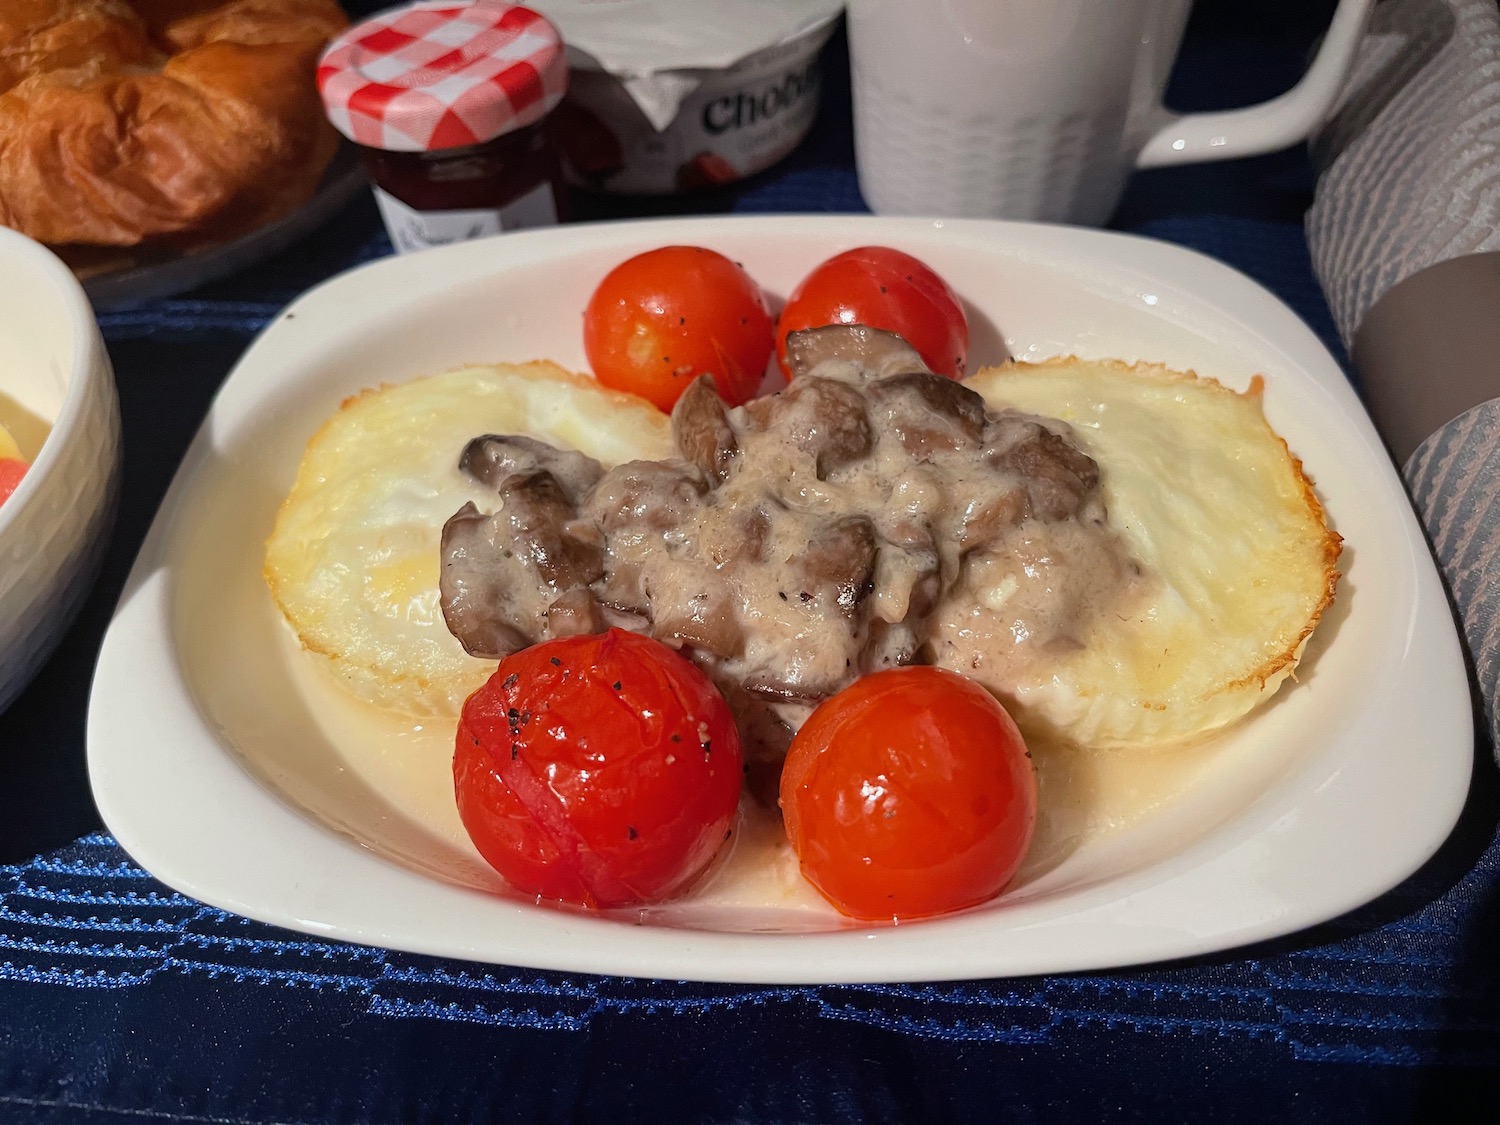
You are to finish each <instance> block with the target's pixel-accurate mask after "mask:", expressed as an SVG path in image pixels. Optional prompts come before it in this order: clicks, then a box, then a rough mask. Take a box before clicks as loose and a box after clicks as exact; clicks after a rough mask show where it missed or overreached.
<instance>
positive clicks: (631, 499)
mask: <svg viewBox="0 0 1500 1125" xmlns="http://www.w3.org/2000/svg"><path fill="white" fill-rule="evenodd" d="M707 491H708V482H707V481H706V480H705V479H704V476H703V473H702V471H701V470H699V469H698V468H697V466H695V465H692V464H690V463H689V462H687V461H675V460H674V461H627V462H626V463H625V464H623V465H617V466H616V467H615V468H613V469H611V470H610V471H609V472H607V473H605V474H604V475H603V476H602V477H601V478H599V482H598V484H596V485H595V486H594V488H593V490H592V491H591V492H590V493H589V494H588V496H587V497H586V498H585V499H584V502H583V505H582V508H583V514H584V515H585V516H586V517H588V518H589V519H592V520H596V521H597V522H598V524H599V526H600V527H601V528H603V529H604V532H605V534H606V535H615V534H618V533H628V532H637V533H639V532H644V531H651V532H657V533H660V532H663V531H666V530H668V529H671V528H675V527H681V526H682V525H683V524H684V523H686V522H687V521H688V520H690V519H691V518H692V517H693V516H694V514H695V513H696V512H697V510H698V508H699V505H700V503H701V501H702V498H703V494H704V493H706V492H707Z"/></svg>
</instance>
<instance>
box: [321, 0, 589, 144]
mask: <svg viewBox="0 0 1500 1125" xmlns="http://www.w3.org/2000/svg"><path fill="white" fill-rule="evenodd" d="M567 87H568V67H567V62H566V59H565V57H564V53H563V44H562V39H561V37H560V36H559V35H558V33H557V28H555V27H553V26H552V24H551V23H549V22H548V21H547V19H546V18H545V17H544V16H541V15H539V14H538V13H536V12H533V11H532V10H531V9H530V8H522V7H518V6H517V5H515V4H506V3H502V2H501V0H424V2H422V3H418V4H411V5H407V6H405V7H401V8H392V9H390V10H389V11H386V12H382V13H380V14H379V15H376V16H373V17H371V18H370V19H368V20H365V21H364V22H363V23H359V24H355V25H354V26H353V27H351V28H349V29H348V30H346V31H345V32H344V33H343V34H342V35H340V36H339V37H338V38H337V39H335V40H334V41H333V42H332V43H330V44H329V45H328V49H327V50H326V51H324V52H323V57H322V59H321V60H320V61H319V63H318V90H319V92H320V93H321V94H322V95H323V108H324V109H325V110H326V111H327V113H328V120H329V121H331V122H332V123H333V127H334V128H335V129H337V130H338V131H339V132H340V133H342V134H344V136H346V137H348V138H349V139H350V140H351V141H355V142H357V143H359V144H362V145H366V146H367V147H369V148H379V149H387V150H391V151H396V152H426V151H430V150H432V149H443V148H459V147H462V146H464V145H473V144H480V143H482V142H484V141H487V140H490V139H491V138H494V137H498V136H500V135H501V134H502V133H509V132H511V131H512V130H514V129H520V128H522V127H524V126H526V125H530V124H532V123H534V122H537V121H540V120H541V119H542V118H543V117H545V116H546V115H547V114H548V113H549V112H551V110H552V109H553V107H554V106H556V105H557V103H558V102H560V101H562V96H563V94H564V93H565V92H566V90H567Z"/></svg>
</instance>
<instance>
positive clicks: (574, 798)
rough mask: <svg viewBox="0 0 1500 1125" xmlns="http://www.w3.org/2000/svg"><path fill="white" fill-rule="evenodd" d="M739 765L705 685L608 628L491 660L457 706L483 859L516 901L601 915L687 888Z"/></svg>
mask: <svg viewBox="0 0 1500 1125" xmlns="http://www.w3.org/2000/svg"><path fill="white" fill-rule="evenodd" d="M742 771H743V764H742V756H741V752H740V741H739V734H738V732H737V731H736V729H735V725H734V720H733V718H732V717H731V715H730V713H729V707H728V705H727V704H725V702H724V698H723V696H721V695H720V694H719V692H718V689H716V688H715V687H714V686H713V684H712V683H710V682H709V680H708V677H707V676H705V675H704V674H703V673H702V672H701V671H700V670H699V669H698V668H697V667H696V666H695V665H693V664H692V663H690V662H689V661H688V660H687V659H686V658H685V657H683V656H682V655H680V654H679V653H678V652H676V651H675V650H673V649H671V648H668V647H667V646H666V645H664V644H662V643H660V642H659V641H655V640H652V639H651V638H650V637H644V636H641V635H639V634H636V633H630V632H626V631H624V630H620V629H611V630H609V631H608V632H606V633H598V634H592V635H588V636H579V637H566V638H562V639H559V640H553V641H546V642H544V643H542V644H537V645H533V646H531V647H530V648H527V649H523V650H522V651H520V652H518V653H515V654H514V655H512V656H508V657H506V658H505V659H504V660H502V661H501V662H500V666H499V668H498V669H497V670H496V671H495V674H494V675H493V676H492V677H491V678H490V679H489V681H488V682H487V683H486V684H485V685H484V687H482V688H480V689H479V690H478V691H476V692H475V693H474V694H473V695H471V696H470V697H469V699H468V700H467V701H466V702H465V703H464V707H463V713H462V715H461V717H460V719H459V724H458V734H457V738H456V742H455V748H454V757H453V780H454V789H455V793H456V796H457V799H458V812H459V817H460V819H461V820H462V821H463V825H464V828H465V829H466V830H467V831H468V833H469V837H470V839H472V840H473V841H474V846H475V847H476V848H477V849H478V850H479V853H480V855H482V856H483V857H484V858H485V859H486V860H487V861H488V862H489V863H490V865H491V866H493V867H494V868H495V869H496V870H497V871H499V872H500V874H501V875H503V876H505V879H506V881H507V882H509V883H510V884H511V885H512V886H513V887H515V888H516V889H517V890H519V891H521V892H522V893H524V894H528V895H535V896H537V897H538V898H543V899H561V900H564V901H567V902H573V903H580V904H582V905H585V906H599V907H610V906H630V905H636V904H643V903H651V902H660V901H662V900H664V899H667V898H671V897H672V896H673V895H676V894H678V893H680V892H681V891H683V890H685V889H686V888H687V887H688V886H689V885H690V884H691V883H692V882H693V881H694V880H695V879H697V878H698V876H700V875H701V874H702V873H703V872H704V870H705V869H706V868H707V867H708V866H709V864H710V862H711V861H712V860H713V858H714V856H715V854H716V853H717V852H718V850H719V848H720V847H721V846H722V845H723V843H724V842H725V840H727V839H728V837H729V835H730V834H731V830H732V827H733V824H734V819H735V816H736V811H737V809H738V804H739V794H740V783H741V777H742Z"/></svg>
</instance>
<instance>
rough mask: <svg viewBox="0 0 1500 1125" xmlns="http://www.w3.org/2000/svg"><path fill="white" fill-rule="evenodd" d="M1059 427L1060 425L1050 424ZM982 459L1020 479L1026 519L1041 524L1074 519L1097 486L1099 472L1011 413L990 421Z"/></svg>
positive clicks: (1065, 443)
mask: <svg viewBox="0 0 1500 1125" xmlns="http://www.w3.org/2000/svg"><path fill="white" fill-rule="evenodd" d="M1053 424H1054V425H1057V426H1062V425H1064V423H1061V422H1056V423H1053ZM984 444H985V449H984V458H985V460H986V461H987V462H989V464H990V465H992V466H994V467H995V468H997V469H1001V470H1004V471H1007V472H1012V473H1016V474H1017V475H1019V476H1020V477H1021V478H1022V481H1023V484H1024V487H1025V489H1026V494H1027V496H1028V498H1029V501H1030V508H1031V511H1030V514H1031V515H1032V516H1033V517H1035V518H1037V519H1040V520H1048V521H1055V520H1063V519H1067V518H1068V517H1069V516H1074V515H1077V514H1078V512H1079V510H1080V509H1081V508H1082V507H1083V504H1084V502H1085V501H1086V500H1087V499H1088V498H1089V497H1090V495H1091V494H1092V493H1093V492H1094V490H1095V489H1096V488H1098V485H1099V466H1098V464H1097V463H1096V462H1095V461H1094V459H1093V458H1092V457H1090V456H1089V455H1088V454H1087V453H1085V452H1084V451H1083V450H1081V449H1079V448H1078V447H1077V446H1076V445H1074V444H1073V443H1072V442H1071V441H1069V440H1068V438H1067V437H1064V436H1063V435H1061V434H1059V433H1056V432H1054V431H1053V430H1052V429H1050V428H1049V427H1048V426H1046V425H1043V424H1042V422H1041V421H1039V420H1038V419H1036V418H1033V417H1031V416H1030V415H1026V414H1020V413H1018V412H1016V411H1002V412H1001V413H1000V414H997V415H992V416H991V418H990V421H989V425H988V426H986V427H985V434H984Z"/></svg>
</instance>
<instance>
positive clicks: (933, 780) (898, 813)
mask: <svg viewBox="0 0 1500 1125" xmlns="http://www.w3.org/2000/svg"><path fill="white" fill-rule="evenodd" d="M1036 802H1037V793H1036V775H1035V772H1034V771H1033V769H1032V765H1031V759H1030V757H1029V756H1028V754H1027V751H1026V745H1025V743H1024V742H1023V741H1022V739H1021V734H1020V731H1018V730H1017V729H1016V724H1015V723H1014V721H1012V719H1011V717H1010V715H1009V714H1007V713H1006V711H1005V708H1003V707H1002V706H1001V705H1000V704H999V703H998V702H996V701H995V699H994V697H993V696H991V695H990V694H989V693H988V692H987V691H985V690H984V689H983V688H982V687H980V686H979V685H978V684H976V683H974V682H973V681H971V680H967V679H965V678H964V677H963V676H960V675H958V674H957V673H956V672H949V671H946V670H944V669H940V668H928V667H913V668H896V669H892V670H890V671H886V672H877V673H875V674H874V675H870V676H865V677H863V678H862V679H859V680H856V681H855V682H854V683H853V684H852V685H850V686H849V687H847V688H845V689H844V690H843V691H841V692H839V693H838V694H837V695H835V696H833V697H832V698H830V699H828V700H826V701H824V702H823V703H822V704H821V705H820V706H819V707H818V709H817V710H816V711H814V712H813V713H812V716H811V717H810V718H809V719H808V720H807V722H806V723H805V724H803V726H802V729H801V730H800V731H798V732H797V736H796V738H795V739H793V740H792V746H791V750H790V751H789V752H788V753H787V758H786V766H785V768H784V769H783V771H782V774H781V809H782V813H783V814H784V816H785V818H786V831H787V836H788V837H789V838H790V839H791V842H792V847H793V849H795V851H796V853H797V858H798V859H799V861H800V862H801V865H802V873H803V875H805V876H806V877H807V879H808V880H809V881H810V882H811V883H812V884H813V885H814V886H815V887H817V888H818V890H819V891H821V892H822V894H823V896H824V897H825V898H827V899H828V900H829V901H830V902H832V903H833V905H834V906H836V907H838V909H839V910H840V911H842V912H843V913H845V914H847V915H850V916H851V917H854V918H861V919H869V920H877V919H879V920H890V919H904V918H920V917H923V916H926V915H931V914H941V913H944V912H946V911H950V910H959V909H962V908H963V907H966V906H973V905H974V904H976V903H980V902H984V901H985V900H987V899H990V898H993V897H994V896H995V895H997V894H999V893H1000V891H1001V890H1002V889H1003V888H1004V887H1005V885H1006V884H1007V883H1009V882H1010V880H1011V878H1012V876H1014V875H1015V873H1016V870H1017V868H1019V867H1020V865H1021V860H1022V859H1023V858H1024V857H1025V855H1026V849H1027V847H1028V846H1029V845H1030V843H1031V834H1032V829H1033V828H1034V826H1035V824H1036Z"/></svg>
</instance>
